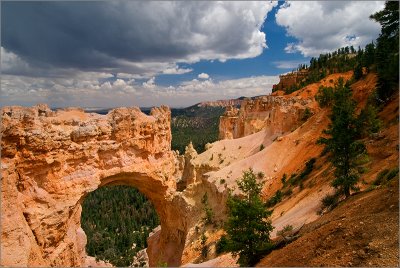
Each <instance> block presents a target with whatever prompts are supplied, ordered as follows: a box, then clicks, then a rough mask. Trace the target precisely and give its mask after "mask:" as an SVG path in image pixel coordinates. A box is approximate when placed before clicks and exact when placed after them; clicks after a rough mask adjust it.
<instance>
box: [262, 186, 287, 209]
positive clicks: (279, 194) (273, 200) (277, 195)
mask: <svg viewBox="0 0 400 268" xmlns="http://www.w3.org/2000/svg"><path fill="white" fill-rule="evenodd" d="M282 196H283V195H282V191H281V190H278V191H276V193H275V194H274V196H273V197H271V198H270V199H269V200H268V201H267V202H266V203H265V205H266V206H267V207H269V208H270V207H273V206H275V205H276V204H278V203H279V202H281V201H282Z"/></svg>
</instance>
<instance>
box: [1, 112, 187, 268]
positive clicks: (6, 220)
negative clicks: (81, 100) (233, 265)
mask: <svg viewBox="0 0 400 268" xmlns="http://www.w3.org/2000/svg"><path fill="white" fill-rule="evenodd" d="M1 114H2V129H1V135H2V140H1V174H2V180H1V183H2V187H1V191H2V196H1V198H2V200H1V224H2V226H1V232H2V237H1V265H5V266H39V265H44V266H80V265H84V262H85V257H86V253H85V248H84V247H85V244H86V236H85V234H84V232H83V230H82V229H81V227H80V216H81V203H82V201H83V199H84V198H85V195H87V194H88V193H89V192H91V191H94V190H96V189H97V188H98V187H101V186H103V185H108V184H125V185H132V186H134V187H136V188H138V189H139V190H140V191H141V192H142V193H144V194H145V195H146V196H147V197H148V198H149V199H150V200H151V201H152V203H153V204H154V206H155V208H156V210H157V212H158V215H159V216H160V221H161V230H160V231H159V232H158V233H157V234H156V236H154V237H153V238H152V239H150V240H149V247H148V254H149V258H150V265H156V264H157V263H158V262H160V261H161V262H167V263H168V265H179V264H180V257H181V253H182V250H183V247H184V243H185V237H186V232H187V231H186V228H187V225H188V224H187V222H186V217H185V215H186V214H187V213H188V209H190V206H188V205H187V204H186V201H185V200H184V199H183V198H182V197H181V196H180V195H178V194H176V192H175V190H176V181H177V180H176V178H177V177H180V172H181V170H179V165H181V166H182V164H180V163H178V160H177V158H176V155H175V152H172V151H171V149H170V144H171V143H170V142H171V131H170V119H171V118H170V117H171V116H170V110H169V109H168V108H167V107H161V108H154V109H153V110H152V111H151V115H150V116H147V115H145V114H143V113H141V112H140V110H139V109H138V108H118V109H115V110H112V111H110V112H109V113H108V114H107V115H99V114H86V113H84V112H82V110H79V109H68V110H60V111H57V112H54V111H51V110H50V109H49V108H48V107H47V106H45V105H38V106H35V107H33V108H23V107H5V108H3V109H2V110H1ZM190 220H193V219H190Z"/></svg>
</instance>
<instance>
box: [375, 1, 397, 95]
mask: <svg viewBox="0 0 400 268" xmlns="http://www.w3.org/2000/svg"><path fill="white" fill-rule="evenodd" d="M371 18H372V19H374V20H376V21H377V22H379V23H380V24H381V26H382V30H381V34H380V35H379V37H378V39H377V46H376V54H375V56H376V69H377V73H378V97H379V98H380V100H382V101H386V100H387V99H389V98H390V96H391V95H392V94H393V93H394V92H395V91H397V90H398V85H399V2H398V1H387V2H386V3H385V8H384V9H383V10H382V11H379V12H377V13H375V14H373V15H371Z"/></svg>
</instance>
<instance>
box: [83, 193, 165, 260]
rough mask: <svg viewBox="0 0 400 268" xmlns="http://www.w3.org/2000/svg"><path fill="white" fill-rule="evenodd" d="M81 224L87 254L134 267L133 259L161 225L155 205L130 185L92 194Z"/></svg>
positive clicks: (85, 207)
mask: <svg viewBox="0 0 400 268" xmlns="http://www.w3.org/2000/svg"><path fill="white" fill-rule="evenodd" d="M81 222H82V228H83V230H84V231H85V233H86V235H87V241H88V242H87V245H86V251H87V253H88V254H89V255H91V256H95V257H96V258H97V259H100V260H108V261H110V262H111V263H112V264H113V265H115V266H129V265H131V263H132V260H133V256H134V255H135V254H136V253H137V252H138V251H139V250H141V249H143V248H145V247H147V237H148V235H149V233H150V232H151V231H152V229H154V228H155V227H156V226H157V225H159V219H158V216H157V213H156V212H155V210H154V208H153V206H152V204H151V203H150V202H149V201H148V200H147V198H146V197H145V196H144V195H143V194H141V193H140V192H139V191H138V190H136V189H135V188H132V187H128V186H106V187H102V188H100V189H98V190H96V191H94V192H92V193H90V194H88V196H87V197H86V198H85V200H84V202H83V204H82V218H81ZM133 244H136V247H135V248H132V245H133Z"/></svg>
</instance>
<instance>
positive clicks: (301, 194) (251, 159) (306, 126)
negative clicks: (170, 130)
mask: <svg viewBox="0 0 400 268" xmlns="http://www.w3.org/2000/svg"><path fill="white" fill-rule="evenodd" d="M351 76H352V73H351V72H348V73H344V74H333V75H330V76H328V77H327V78H325V79H323V80H321V81H320V82H318V83H314V84H310V85H308V86H306V87H305V88H303V89H301V90H299V91H296V92H294V93H292V94H291V95H286V96H284V97H285V98H290V97H296V98H307V99H309V100H312V103H309V104H308V105H309V106H310V107H313V112H314V114H313V115H312V116H311V117H310V118H309V119H308V120H307V121H306V122H304V123H303V124H300V126H299V127H298V128H297V129H295V130H294V131H292V132H290V133H285V134H284V135H282V136H278V137H276V136H275V137H272V138H271V137H270V136H269V135H268V134H269V132H265V131H260V132H257V133H255V134H252V135H248V136H245V137H242V138H239V139H233V140H222V141H218V142H215V143H213V144H212V145H211V146H210V148H209V150H207V151H205V152H204V153H202V154H200V155H198V156H196V157H195V158H194V159H193V163H195V166H197V167H202V168H203V171H205V170H206V169H204V167H210V165H211V166H212V168H209V169H208V170H209V171H210V172H208V173H206V172H204V173H202V180H203V185H212V186H213V187H214V188H215V191H217V192H219V194H220V195H226V194H227V192H228V189H235V187H236V182H235V181H236V179H237V178H239V177H241V175H242V172H243V171H244V170H247V169H249V168H252V169H253V170H254V171H255V173H258V172H262V173H264V175H265V177H264V181H263V182H264V189H263V198H264V200H268V199H270V198H271V197H272V196H273V195H274V194H275V193H276V191H277V190H282V191H283V190H286V189H287V188H282V187H283V183H282V180H281V179H282V177H283V176H284V174H286V177H287V179H289V178H290V176H291V175H292V174H300V173H301V172H302V171H303V170H304V168H305V163H306V162H307V161H308V160H310V159H311V158H315V159H316V162H315V164H314V168H313V170H312V172H311V173H310V174H309V175H308V176H307V177H306V178H305V179H304V180H303V181H302V183H301V184H300V185H293V186H291V187H290V188H291V193H289V194H288V195H286V196H284V197H283V198H282V201H281V202H279V203H278V204H277V205H275V206H274V207H272V209H273V214H272V223H273V225H274V226H275V229H274V231H273V233H272V237H273V238H274V237H276V232H277V231H278V230H280V229H282V228H283V227H284V226H285V225H288V224H290V225H293V227H294V228H295V229H300V228H302V232H304V231H303V230H304V228H305V226H307V224H310V223H311V222H313V221H315V220H318V219H319V218H320V216H319V215H318V214H317V212H318V211H319V209H320V205H321V203H320V201H321V199H322V198H323V197H324V196H325V195H326V194H328V193H330V192H332V191H333V188H332V187H331V185H330V183H331V181H332V180H333V172H334V168H333V167H332V165H331V163H330V162H329V161H328V155H322V154H321V153H322V151H323V146H321V145H318V144H316V141H317V140H318V138H319V137H321V136H322V135H323V134H322V132H323V130H324V129H326V128H327V127H328V124H329V118H328V115H329V113H330V111H329V110H328V109H321V108H319V107H318V104H317V103H316V102H315V100H314V96H315V94H316V93H317V91H318V88H319V86H320V85H323V86H333V85H334V83H335V82H336V81H337V80H338V79H339V77H344V78H345V79H349V78H351ZM375 83H376V75H375V74H373V73H370V74H368V75H366V76H365V77H364V78H363V79H361V80H360V81H358V82H356V83H354V84H353V85H352V89H353V96H354V98H355V99H356V100H357V102H358V103H359V107H358V111H360V109H361V108H362V107H364V106H365V104H366V102H367V98H368V95H369V94H370V93H371V92H372V91H373V89H374V88H375ZM274 94H277V95H279V91H277V92H275V93H274ZM379 116H380V118H381V120H382V128H381V131H380V132H379V133H378V134H376V135H372V136H371V137H368V138H366V139H364V143H365V144H366V146H367V150H368V153H369V157H368V158H367V159H365V164H364V173H363V174H362V176H361V178H360V183H359V185H358V186H359V187H360V189H361V190H362V191H364V190H366V189H368V188H371V183H372V182H373V181H374V180H375V178H376V176H377V174H378V173H379V172H381V171H382V170H384V169H393V168H396V167H398V159H399V158H398V142H399V139H398V95H397V96H395V97H394V98H393V100H392V102H390V103H389V104H388V105H387V106H386V107H385V108H384V109H383V111H382V112H380V114H379ZM261 145H263V146H261ZM262 147H264V148H262ZM241 150H242V151H241ZM216 156H217V159H216ZM373 192H374V191H373ZM234 193H237V191H234ZM357 196H361V195H356V196H355V197H354V200H355V199H356V198H357ZM223 200H224V199H223V198H220V199H219V201H220V202H222V201H223ZM352 200H353V199H352ZM368 200H372V199H368ZM380 200H381V201H382V202H386V201H385V200H384V199H380ZM359 202H364V201H359ZM368 202H371V201H368ZM368 202H367V203H368ZM385 204H386V203H382V204H377V205H378V206H382V207H384V206H386V205H385ZM213 208H214V209H215V210H218V213H220V215H219V216H220V217H219V218H220V219H223V215H222V214H224V213H225V212H224V211H225V207H224V204H219V205H218V206H215V207H213ZM371 209H372V208H371ZM370 212H371V211H370ZM366 213H367V211H366ZM371 213H372V212H371ZM355 216H356V214H349V218H354V219H352V220H357V217H355ZM364 216H365V217H367V218H368V220H369V221H372V220H373V219H374V218H376V217H378V216H376V215H374V214H371V215H364ZM392 216H393V217H395V215H392ZM325 217H326V216H325ZM397 217H398V216H397ZM367 218H366V219H365V221H366V220H367ZM360 221H362V220H360ZM376 222H379V220H378V219H377V220H376ZM392 223H396V222H395V221H392ZM394 227H398V225H393V224H392V225H391V227H390V228H391V230H392V229H393V228H394ZM355 231H357V230H356V229H354V230H353V232H355ZM358 231H359V230H358ZM391 233H392V236H397V234H398V233H397V232H395V231H393V232H391ZM327 235H328V234H327ZM376 235H378V236H379V233H376ZM376 235H375V234H374V235H373V236H374V237H375V236H376ZM349 239H350V238H349ZM319 240H320V239H319ZM319 240H318V239H317V240H315V241H319ZM299 245H300V244H299ZM299 245H298V246H297V248H296V249H295V248H294V249H293V254H298V255H300V254H301V251H300V250H299ZM354 250H356V251H357V250H358V249H357V248H355V249H354ZM189 251H190V250H189ZM396 254H397V256H398V252H397V253H396ZM390 256H392V255H390ZM393 256H394V255H393ZM393 256H392V257H391V259H392V260H393ZM281 258H282V257H281ZM349 261H350V262H352V260H349ZM215 263H219V262H217V261H216V262H215ZM354 263H356V262H354ZM294 264H295V263H293V264H292V265H294ZM367 264H368V263H367ZM216 265H217V264H216ZM265 265H275V264H265ZM276 265H283V263H281V264H276ZM299 265H301V263H299ZM307 265H309V266H310V265H314V263H311V262H308V263H307ZM315 265H317V263H316V264H315ZM332 265H333V263H332ZM341 265H349V264H347V263H343V264H341Z"/></svg>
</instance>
